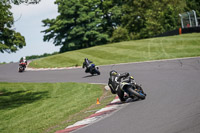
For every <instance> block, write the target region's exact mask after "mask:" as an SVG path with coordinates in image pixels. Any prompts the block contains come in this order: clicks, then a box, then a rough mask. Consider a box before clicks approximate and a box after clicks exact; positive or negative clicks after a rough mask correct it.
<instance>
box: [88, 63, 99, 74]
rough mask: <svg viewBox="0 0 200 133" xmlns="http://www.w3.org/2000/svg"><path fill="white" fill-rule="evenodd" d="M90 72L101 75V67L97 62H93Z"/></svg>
mask: <svg viewBox="0 0 200 133" xmlns="http://www.w3.org/2000/svg"><path fill="white" fill-rule="evenodd" d="M90 74H92V75H94V74H97V75H100V71H99V67H96V66H95V64H91V66H90Z"/></svg>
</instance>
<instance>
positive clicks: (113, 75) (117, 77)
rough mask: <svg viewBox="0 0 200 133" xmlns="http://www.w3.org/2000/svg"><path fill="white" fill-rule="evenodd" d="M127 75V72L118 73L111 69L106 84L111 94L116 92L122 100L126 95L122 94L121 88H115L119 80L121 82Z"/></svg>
mask: <svg viewBox="0 0 200 133" xmlns="http://www.w3.org/2000/svg"><path fill="white" fill-rule="evenodd" d="M127 77H129V73H123V74H119V73H117V72H116V71H115V70H112V71H111V72H110V78H109V81H108V86H109V87H110V90H111V92H112V94H116V93H117V94H118V96H119V98H120V99H121V100H122V101H125V100H126V99H127V97H126V96H124V91H122V90H121V89H117V87H118V85H119V82H121V79H122V78H123V79H126V78H127Z"/></svg>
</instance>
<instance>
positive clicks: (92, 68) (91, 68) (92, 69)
mask: <svg viewBox="0 0 200 133" xmlns="http://www.w3.org/2000/svg"><path fill="white" fill-rule="evenodd" d="M91 63H92V61H90V60H88V59H87V58H85V60H84V62H83V67H82V68H85V67H86V69H85V72H86V73H90V74H92V75H94V74H97V75H100V71H99V67H97V66H95V64H91Z"/></svg>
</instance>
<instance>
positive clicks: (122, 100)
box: [117, 88, 126, 102]
mask: <svg viewBox="0 0 200 133" xmlns="http://www.w3.org/2000/svg"><path fill="white" fill-rule="evenodd" d="M117 95H118V97H119V99H120V101H121V102H125V101H126V99H125V98H124V91H122V90H121V89H119V88H118V89H117Z"/></svg>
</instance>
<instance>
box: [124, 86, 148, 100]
mask: <svg viewBox="0 0 200 133" xmlns="http://www.w3.org/2000/svg"><path fill="white" fill-rule="evenodd" d="M127 90H128V91H129V92H130V94H131V95H132V96H136V97H138V98H139V99H142V100H143V99H145V98H146V96H145V94H144V93H143V92H142V91H141V90H138V89H133V88H132V87H128V88H127Z"/></svg>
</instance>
